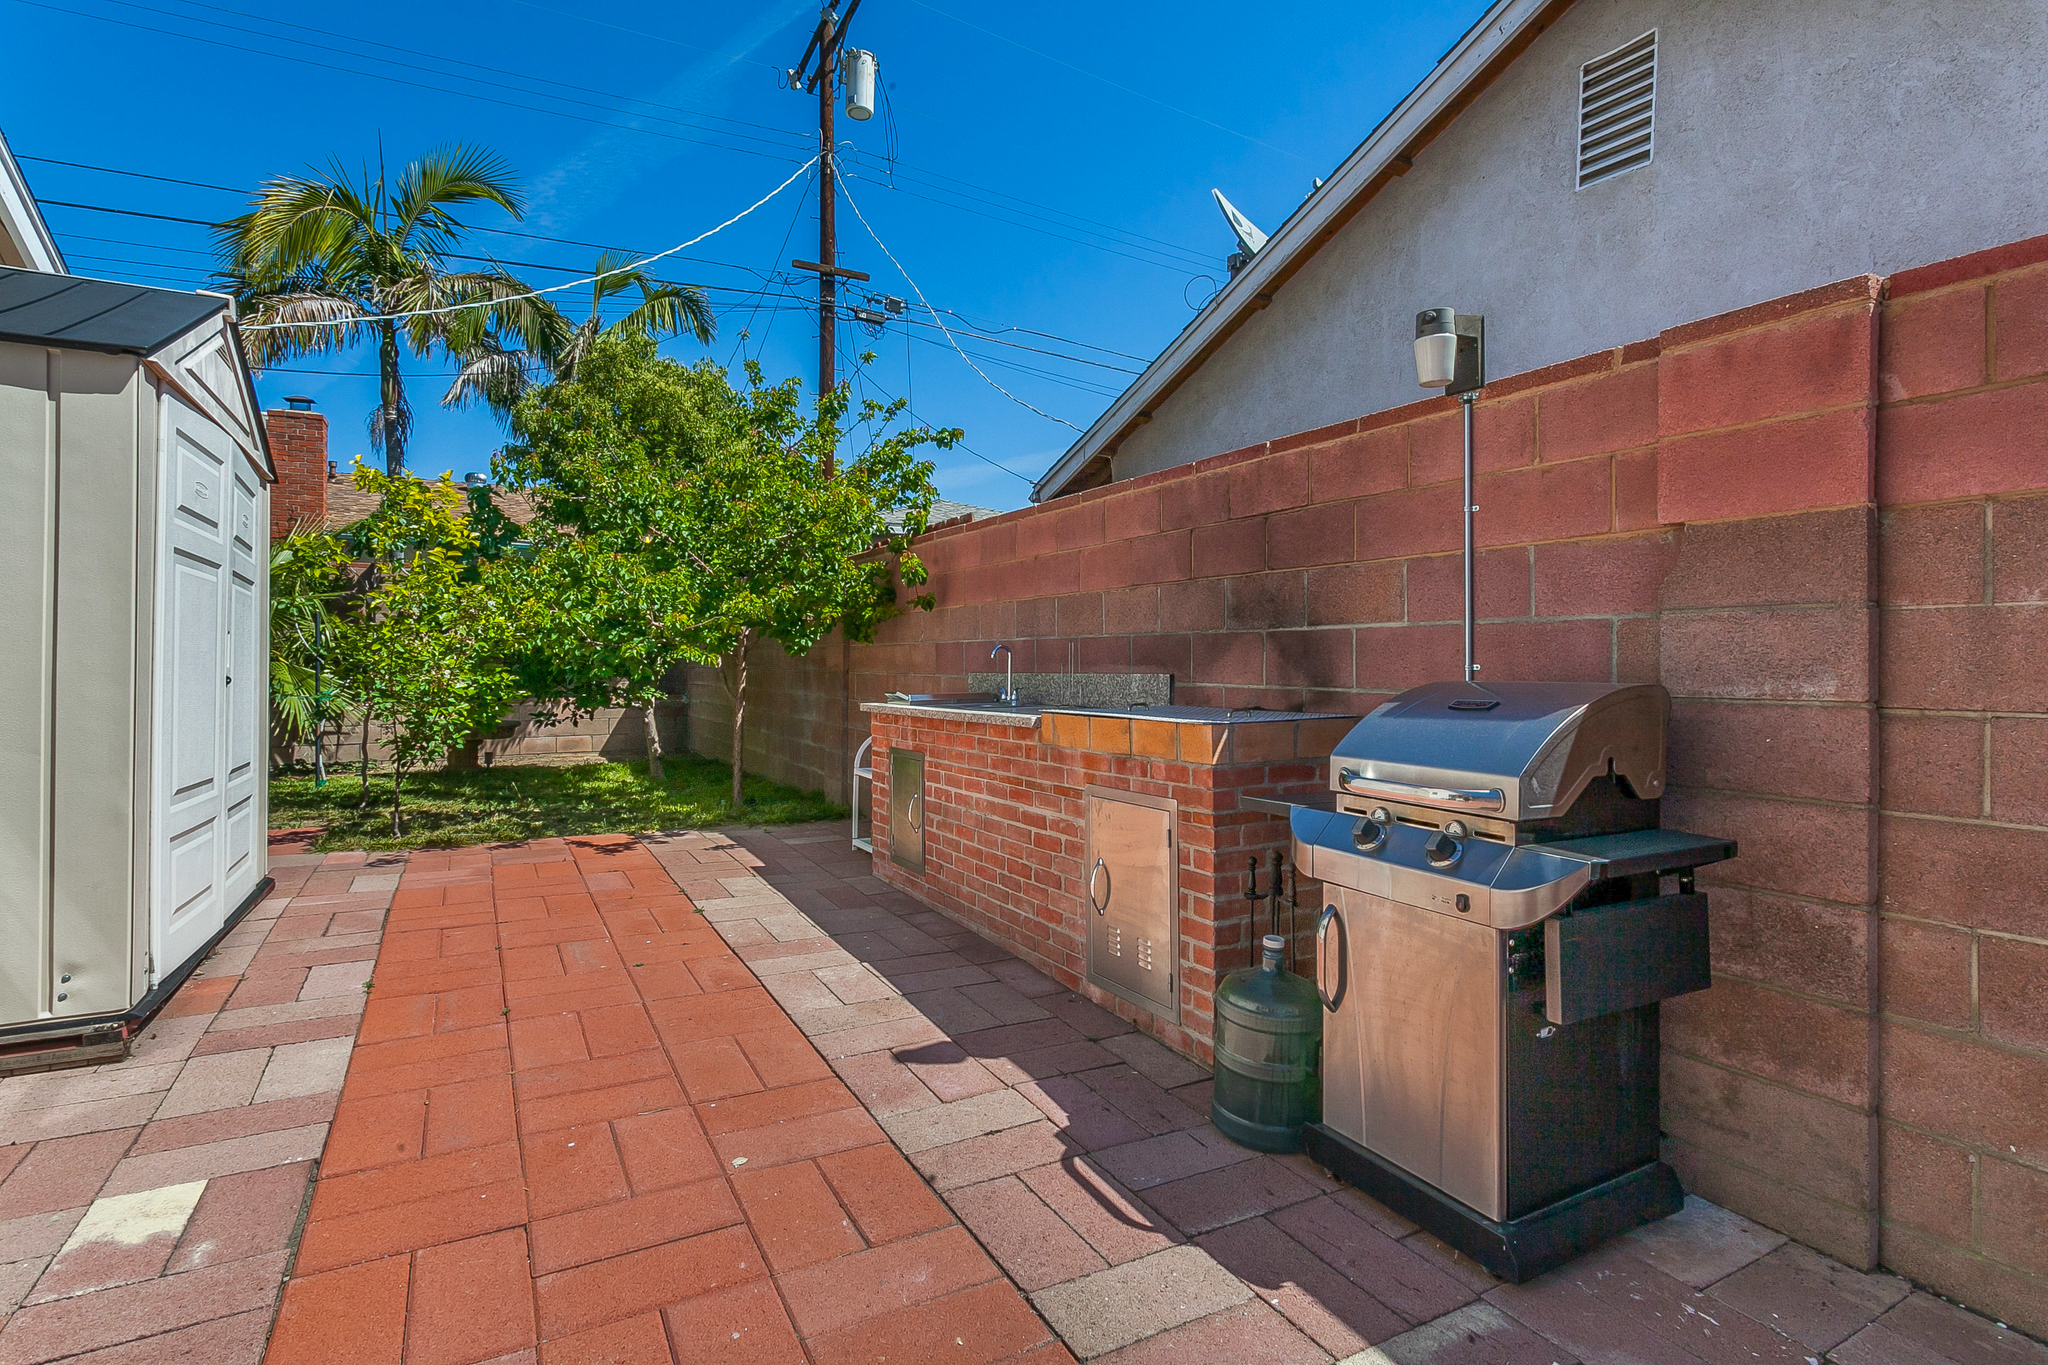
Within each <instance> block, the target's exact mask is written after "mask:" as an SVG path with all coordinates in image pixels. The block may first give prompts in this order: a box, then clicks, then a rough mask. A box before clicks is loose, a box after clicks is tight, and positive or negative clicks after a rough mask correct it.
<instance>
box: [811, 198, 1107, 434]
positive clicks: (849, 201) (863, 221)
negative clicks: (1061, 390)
mask: <svg viewBox="0 0 2048 1365" xmlns="http://www.w3.org/2000/svg"><path fill="white" fill-rule="evenodd" d="M846 206H847V207H848V208H850V209H852V210H853V216H854V217H855V218H858V219H859V220H860V225H861V226H862V227H864V228H866V229H867V234H868V236H869V237H871V238H873V239H874V243H875V245H876V246H877V247H878V248H880V249H881V252H882V254H883V255H884V256H887V257H888V258H889V264H890V265H893V266H895V267H896V273H897V274H899V275H901V276H902V277H903V282H904V283H905V284H907V285H909V286H910V292H911V293H913V294H915V295H917V301H918V302H919V303H922V304H924V310H925V311H926V312H927V313H930V314H931V315H932V320H933V321H935V322H937V323H938V324H939V330H940V331H941V332H945V333H946V340H947V342H948V343H950V344H951V345H952V347H953V349H954V350H956V351H960V358H961V359H962V360H965V361H967V368H969V369H970V370H973V371H974V372H975V373H976V374H978V375H980V376H981V377H982V378H983V379H984V380H986V381H987V383H988V386H989V387H990V388H992V389H994V390H995V391H996V392H997V393H999V394H1001V395H1002V396H1003V397H1005V398H1007V399H1009V400H1010V401H1011V402H1012V403H1015V404H1016V405H1017V406H1018V407H1020V408H1024V409H1026V410H1028V411H1031V412H1035V413H1037V414H1038V415H1039V416H1040V417H1043V418H1044V419H1045V420H1046V421H1048V422H1058V423H1059V424H1060V425H1061V426H1063V427H1066V428H1068V429H1069V430H1071V431H1073V432H1075V433H1079V432H1080V431H1081V428H1079V427H1077V426H1075V425H1074V424H1073V423H1072V422H1069V421H1068V420H1067V419H1066V418H1064V417H1055V416H1053V415H1052V414H1051V413H1049V412H1047V411H1046V410H1045V409H1043V408H1040V407H1037V406H1034V405H1033V404H1031V403H1027V402H1025V401H1024V400H1023V399H1021V398H1019V397H1018V396H1017V395H1016V394H1014V393H1011V392H1010V391H1009V390H1008V389H1006V388H1004V387H1003V386H1002V385H1001V384H998V383H996V381H995V380H993V379H990V378H989V377H988V373H987V371H985V370H983V369H982V368H981V366H979V365H977V364H975V363H974V361H973V360H972V359H970V358H969V357H968V354H967V352H965V351H961V350H960V343H959V342H957V341H954V340H953V333H952V332H951V331H949V330H948V329H947V327H946V324H945V320H944V319H942V318H940V317H939V315H938V312H937V310H935V309H934V308H933V307H932V306H931V303H930V302H929V301H928V300H927V299H926V298H925V296H924V290H922V289H920V288H918V287H917V281H916V280H913V279H911V278H910V272H909V271H907V270H905V269H904V268H903V262H901V261H899V260H897V259H896V257H895V255H894V254H893V253H891V252H890V250H889V248H888V247H887V246H885V245H883V243H882V239H881V237H880V236H879V235H878V234H877V233H876V232H875V229H874V225H873V224H871V223H869V222H868V219H867V215H866V214H864V213H862V212H861V211H860V205H859V204H856V203H855V202H854V201H853V196H852V195H851V194H848V195H847V196H846Z"/></svg>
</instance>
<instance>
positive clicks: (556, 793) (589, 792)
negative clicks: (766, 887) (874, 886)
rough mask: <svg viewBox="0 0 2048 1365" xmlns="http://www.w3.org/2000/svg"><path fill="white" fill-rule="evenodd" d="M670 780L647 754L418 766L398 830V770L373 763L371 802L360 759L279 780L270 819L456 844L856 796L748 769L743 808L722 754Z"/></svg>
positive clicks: (682, 764) (799, 814) (791, 809)
mask: <svg viewBox="0 0 2048 1365" xmlns="http://www.w3.org/2000/svg"><path fill="white" fill-rule="evenodd" d="M665 766H666V767H667V769H668V777H667V780H666V781H664V782H659V783H657V782H653V781H650V780H649V779H648V776H647V765H646V764H645V763H591V764H586V765H581V766H578V767H573V768H478V769H473V770H472V769H455V770H449V771H445V772H428V773H415V774H413V775H412V776H410V777H408V778H406V780H405V787H404V789H403V791H402V793H401V795H402V798H403V799H402V801H401V803H400V814H401V817H402V819H403V820H404V824H405V833H404V834H403V835H402V836H400V837H397V838H393V837H392V834H391V774H390V772H389V771H388V770H385V771H379V770H378V769H376V768H374V767H373V768H372V769H371V770H370V804H369V805H367V806H361V805H359V804H358V803H359V802H360V801H361V800H362V778H361V777H360V775H359V774H360V772H361V769H359V768H354V767H349V768H343V769H340V770H338V771H334V772H333V773H332V775H331V776H329V778H328V779H327V785H326V786H325V787H322V788H315V787H314V785H313V778H312V775H311V774H310V773H307V774H294V775H292V776H289V777H273V778H272V779H271V781H270V827H271V828H272V829H300V828H304V827H306V826H308V825H325V826H327V832H326V833H325V834H323V835H322V836H321V837H320V840H319V842H317V843H315V844H314V845H313V847H314V848H315V849H316V850H319V851H322V852H325V851H328V850H330V849H344V848H449V847H453V846H455V845H459V844H490V843H503V842H511V841H514V840H519V839H542V838H549V837H553V836H557V835H564V834H638V833H644V832H646V831H649V830H670V829H703V828H707V827H709V826H713V825H734V824H740V825H792V824H800V823H802V822H804V821H806V820H843V819H845V818H846V814H847V812H846V808H845V807H844V806H835V805H833V804H832V803H831V802H829V801H827V800H826V799H825V798H824V797H823V796H821V795H819V794H818V793H817V792H805V791H798V790H797V789H796V788H794V787H785V786H783V785H782V784H781V783H779V782H769V781H765V780H763V779H760V778H752V777H750V778H748V779H747V786H746V791H747V806H746V811H745V813H744V814H741V815H737V816H735V815H734V813H733V811H732V808H731V807H730V806H729V805H728V804H727V799H728V797H729V796H730V795H731V791H732V769H731V768H730V767H728V766H727V765H726V764H723V763H719V762H717V761H715V760H713V759H708V758H696V757H692V756H680V757H675V758H670V759H667V760H665Z"/></svg>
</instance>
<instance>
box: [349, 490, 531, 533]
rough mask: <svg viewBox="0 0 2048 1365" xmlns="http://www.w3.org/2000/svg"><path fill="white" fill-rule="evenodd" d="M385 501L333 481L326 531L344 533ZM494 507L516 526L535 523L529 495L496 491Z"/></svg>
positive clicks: (492, 497)
mask: <svg viewBox="0 0 2048 1365" xmlns="http://www.w3.org/2000/svg"><path fill="white" fill-rule="evenodd" d="M383 501H384V499H383V498H382V497H380V496H379V495H377V494H375V493H371V492H367V491H365V490H364V489H361V488H358V487H356V486H355V485H354V484H352V483H350V482H349V481H348V480H347V479H346V478H337V479H330V480H329V481H328V483H327V523H326V529H327V530H329V531H340V530H343V529H345V528H347V527H350V526H353V525H355V524H356V523H357V522H359V521H361V520H362V519H363V518H364V517H367V516H369V515H370V513H372V512H374V511H376V510H377V508H378V506H379V505H380V504H381V503H382V502H383ZM491 505H492V506H494V507H496V508H497V509H498V510H499V511H500V512H502V513H504V514H505V516H506V518H507V519H508V520H510V521H512V522H513V523H515V524H516V525H520V526H524V525H526V524H527V523H528V522H530V521H532V520H533V496H532V495H531V494H529V493H521V492H519V491H518V490H516V489H511V488H497V487H493V488H492V489H491Z"/></svg>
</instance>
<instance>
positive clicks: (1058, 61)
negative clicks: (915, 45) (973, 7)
mask: <svg viewBox="0 0 2048 1365" xmlns="http://www.w3.org/2000/svg"><path fill="white" fill-rule="evenodd" d="M910 3H911V4H913V5H916V6H917V7H918V8H919V9H925V10H930V11H931V12H932V13H933V14H936V15H938V16H939V17H940V18H941V19H951V20H952V21H953V22H954V23H956V24H962V25H965V26H966V27H968V28H971V29H973V30H974V31H975V32H976V33H985V34H987V35H988V36H989V37H991V38H993V39H995V40H996V41H997V42H999V43H1008V44H1009V45H1010V46H1011V47H1014V48H1018V49H1020V50H1021V51H1024V52H1029V53H1030V54H1031V55H1032V56H1034V57H1039V58H1043V59H1044V60H1046V61H1048V62H1051V63H1053V64H1054V65H1055V66H1064V67H1065V68H1066V69H1067V70H1069V71H1072V72H1075V73H1076V74H1078V75H1082V76H1086V77H1088V79H1090V80H1093V81H1101V82H1102V83H1103V84H1104V85H1107V86H1110V87H1112V88H1114V89H1117V90H1121V91H1123V92H1124V93H1125V94H1126V95H1135V96H1137V97H1138V98H1139V99H1141V100H1145V101H1147V102H1149V103H1152V104H1156V105H1158V106H1159V107H1160V108H1161V109H1169V110H1172V111H1173V112H1174V113H1176V114H1179V115H1180V116H1181V117H1183V118H1191V119H1193V120H1194V121H1195V122H1197V123H1206V124H1208V125H1209V126H1210V127H1211V128H1214V129H1216V130H1217V131H1218V132H1223V133H1228V134H1230V135H1231V136H1232V137H1241V138H1243V139H1244V140H1245V141H1246V142H1252V143H1257V144H1258V145H1259V146H1261V147H1264V148H1265V149H1266V150H1268V151H1272V152H1278V153H1280V155H1282V156H1291V157H1293V158H1294V159H1295V160H1296V161H1306V160H1307V159H1308V158H1307V157H1304V156H1302V155H1301V154H1300V153H1299V152H1290V151H1288V150H1287V149H1286V148H1285V147H1275V146H1274V145H1273V144H1272V143H1270V142H1267V141H1266V140H1265V139H1263V138H1256V137H1253V136H1252V135H1251V134H1250V133H1240V132H1238V131H1237V129H1235V128H1227V127H1225V126H1224V125H1222V124H1220V123H1218V122H1217V121H1216V120H1214V119H1212V118H1204V117H1202V116H1201V115H1200V114H1194V113H1190V112H1188V111H1187V110H1185V109H1183V108H1181V107H1180V106H1179V105H1177V104H1168V103H1167V102H1166V101H1165V100H1163V99H1160V98H1158V97H1157V96H1156V95H1148V94H1146V93H1145V92H1144V91H1142V90H1133V89H1131V87H1130V86H1128V85H1124V84H1122V83H1121V82H1118V81H1113V80H1111V79H1110V78H1109V77H1107V76H1100V75H1097V74H1096V73H1095V72H1093V71H1090V70H1088V69H1087V68H1086V67H1080V66H1075V65H1074V64H1073V63H1072V62H1070V61H1068V60H1066V59H1065V58H1064V57H1055V56H1053V55H1052V54H1051V53H1050V52H1040V51H1039V50H1038V49H1037V48H1035V47H1026V46H1025V45H1024V44H1023V43H1020V42H1018V41H1017V40H1016V39H1015V38H1006V37H1004V36H1003V35H1002V34H1000V33H997V32H996V31H995V30H994V29H989V28H983V27H982V26H981V25H980V24H976V23H970V22H969V21H968V20H965V19H962V18H961V17H960V16H959V15H957V14H948V13H947V12H946V11H944V10H942V9H940V8H939V7H938V6H937V5H932V4H927V3H926V2H925V0H910Z"/></svg>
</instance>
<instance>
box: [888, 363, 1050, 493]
mask: <svg viewBox="0 0 2048 1365" xmlns="http://www.w3.org/2000/svg"><path fill="white" fill-rule="evenodd" d="M859 372H860V374H861V375H862V376H863V378H865V379H866V381H867V382H868V383H870V384H873V385H874V386H875V390H876V392H878V393H880V394H881V395H882V397H884V398H886V399H888V400H889V401H890V402H892V403H893V402H896V401H898V399H897V397H896V395H895V394H893V393H891V392H889V391H888V390H887V389H885V388H883V387H882V385H881V384H880V383H879V382H878V381H877V380H876V379H875V378H874V377H873V375H872V374H871V373H870V372H869V371H868V368H867V366H865V365H863V366H861V367H860V370H859ZM901 401H902V403H903V410H904V411H905V412H907V413H909V414H910V420H911V421H913V422H916V423H917V424H918V425H920V426H922V427H925V428H926V429H930V428H931V426H932V424H931V423H930V422H927V421H925V419H924V418H922V417H920V416H919V415H918V413H917V409H915V408H913V407H911V406H910V400H909V399H907V398H906V399H903V400H901ZM951 449H954V450H964V451H966V452H967V453H968V454H969V455H972V456H973V457H974V458H975V459H977V460H980V461H981V462H982V463H983V464H985V465H987V466H988V467H989V468H991V469H1000V470H1002V471H1003V472H1004V473H1005V474H1008V475H1009V476H1010V477H1011V478H1013V479H1021V480H1022V481H1023V482H1025V483H1027V484H1035V483H1037V482H1038V480H1036V479H1034V478H1032V477H1031V476H1030V475H1029V474H1019V473H1018V472H1017V471H1016V470H1014V469H1012V468H1010V467H1009V466H1008V465H1006V464H999V463H997V462H996V461H995V460H992V459H990V458H989V457H988V456H986V455H984V454H982V453H981V452H980V451H978V450H976V449H975V448H974V447H973V446H971V445H969V444H967V442H965V441H955V442H953V444H952V447H951Z"/></svg>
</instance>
